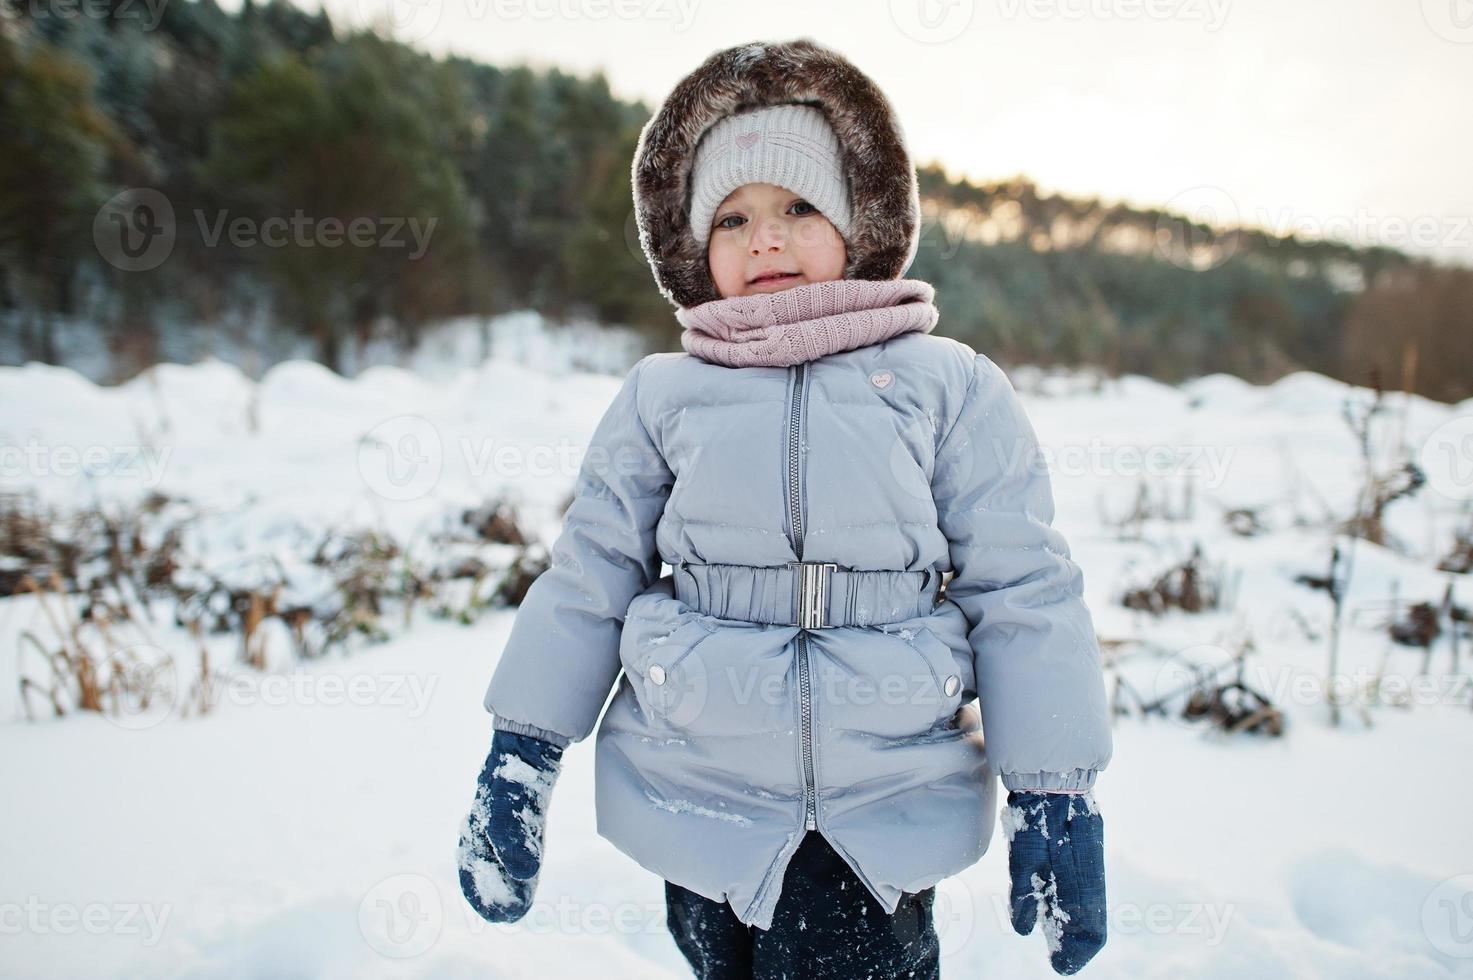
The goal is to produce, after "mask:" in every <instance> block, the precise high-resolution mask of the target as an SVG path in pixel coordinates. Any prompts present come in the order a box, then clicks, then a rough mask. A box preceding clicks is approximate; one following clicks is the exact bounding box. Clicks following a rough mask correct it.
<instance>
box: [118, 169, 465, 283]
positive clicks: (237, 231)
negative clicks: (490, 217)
mask: <svg viewBox="0 0 1473 980" xmlns="http://www.w3.org/2000/svg"><path fill="white" fill-rule="evenodd" d="M192 214H193V215H194V222H195V226H196V228H197V230H198V232H199V239H200V242H201V243H202V244H203V245H204V246H205V247H207V248H218V247H219V246H220V245H221V243H222V242H223V243H225V244H227V245H230V246H232V247H234V248H242V249H244V248H286V247H288V246H290V247H293V248H344V247H348V248H377V249H403V250H407V255H406V257H407V258H408V259H409V261H411V262H413V261H415V260H417V259H420V258H422V257H423V256H424V254H425V253H426V252H427V251H428V250H429V246H430V239H431V237H432V236H433V235H434V232H435V226H436V225H437V224H438V223H439V220H440V219H438V218H433V217H431V218H420V217H418V216H413V215H411V216H400V217H395V216H385V217H378V218H370V217H367V216H363V215H360V216H359V217H356V218H351V219H349V220H347V221H344V220H343V219H342V218H339V217H336V216H332V215H329V216H324V217H314V216H311V215H308V214H307V213H306V212H305V211H303V210H302V209H301V208H297V209H296V210H295V211H293V212H292V214H291V216H290V217H282V216H273V217H268V218H261V219H257V218H251V217H247V216H244V215H234V216H232V215H231V213H230V211H229V210H219V211H215V212H208V211H206V210H205V209H203V208H195V209H194V210H193V212H192ZM178 235H179V226H178V219H177V218H176V216H175V213H174V205H173V203H172V202H170V200H169V199H168V198H167V197H166V196H165V195H164V194H163V193H161V192H159V191H157V190H154V189H153V188H151V187H135V188H129V189H127V190H123V191H120V192H118V193H117V194H115V195H113V196H112V197H111V198H109V199H108V201H107V202H106V203H105V204H103V206H102V207H101V208H100V209H98V212H97V215H96V217H94V218H93V221H92V242H93V244H94V245H95V246H96V248H97V253H98V254H99V255H100V256H102V258H103V260H104V261H105V262H107V263H108V264H109V265H112V266H113V267H114V268H117V269H121V270H122V271H124V272H146V271H148V270H149V269H156V268H158V267H159V266H160V265H162V264H163V263H164V261H165V260H167V259H168V257H169V256H170V255H171V254H172V253H173V251H174V245H175V244H176V242H177V240H178Z"/></svg>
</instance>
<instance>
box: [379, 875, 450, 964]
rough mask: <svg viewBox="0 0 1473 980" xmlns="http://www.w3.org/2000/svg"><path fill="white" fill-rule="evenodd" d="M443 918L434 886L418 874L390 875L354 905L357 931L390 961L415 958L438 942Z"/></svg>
mask: <svg viewBox="0 0 1473 980" xmlns="http://www.w3.org/2000/svg"><path fill="white" fill-rule="evenodd" d="M444 921H445V915H444V910H443V907H442V905H441V903H440V892H439V890H438V889H437V888H436V887H435V883H434V882H433V881H431V880H430V879H429V878H427V877H425V876H424V875H422V874H408V873H406V874H397V875H390V876H389V877H387V878H384V879H383V880H382V881H379V882H378V883H376V884H375V885H374V886H373V887H372V888H370V889H369V890H368V891H367V892H366V893H365V894H364V896H363V900H362V901H361V902H359V903H358V931H359V932H360V933H362V935H363V939H364V941H366V942H367V943H368V945H369V946H371V947H372V948H373V949H374V950H375V951H376V952H378V953H380V954H382V955H384V956H388V957H391V958H393V959H408V958H409V957H413V956H419V955H420V954H421V953H424V952H426V951H428V950H429V948H430V947H431V946H434V945H435V943H436V941H438V940H439V938H440V930H441V928H442V927H443V926H444Z"/></svg>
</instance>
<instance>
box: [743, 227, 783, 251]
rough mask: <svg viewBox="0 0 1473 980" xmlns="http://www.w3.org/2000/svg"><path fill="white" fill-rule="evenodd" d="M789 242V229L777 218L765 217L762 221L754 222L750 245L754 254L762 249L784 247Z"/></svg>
mask: <svg viewBox="0 0 1473 980" xmlns="http://www.w3.org/2000/svg"><path fill="white" fill-rule="evenodd" d="M787 243H788V229H787V227H786V226H785V225H784V224H783V222H782V221H780V220H779V219H777V218H764V219H762V220H761V221H754V222H752V239H751V242H750V243H749V244H750V247H751V249H752V254H753V255H756V254H757V253H758V252H760V251H761V250H762V249H764V248H767V249H772V248H777V249H782V248H784V247H786V246H787Z"/></svg>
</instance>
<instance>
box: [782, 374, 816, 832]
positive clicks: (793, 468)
mask: <svg viewBox="0 0 1473 980" xmlns="http://www.w3.org/2000/svg"><path fill="white" fill-rule="evenodd" d="M805 367H806V365H803V364H798V365H796V366H795V367H794V369H793V398H792V410H791V412H790V414H789V417H788V516H789V518H790V520H791V522H792V525H793V551H794V552H795V553H796V554H797V556H798V560H799V561H802V560H803V513H802V500H801V497H800V490H799V467H800V465H801V463H802V455H801V452H800V446H801V435H802V424H803V422H802V415H803V380H804V375H805V373H806V371H805ZM798 650H799V657H798V690H799V702H800V704H801V706H802V710H801V725H800V727H801V729H802V740H803V812H804V814H805V817H806V823H805V826H806V827H807V829H809V830H816V829H818V803H817V800H816V797H817V795H818V794H817V790H816V789H815V787H814V784H813V684H812V681H811V679H810V674H809V664H808V631H807V630H805V629H803V628H802V627H800V628H799V632H798Z"/></svg>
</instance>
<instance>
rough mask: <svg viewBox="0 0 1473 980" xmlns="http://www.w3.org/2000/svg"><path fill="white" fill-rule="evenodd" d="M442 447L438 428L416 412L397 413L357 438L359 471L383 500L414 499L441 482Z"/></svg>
mask: <svg viewBox="0 0 1473 980" xmlns="http://www.w3.org/2000/svg"><path fill="white" fill-rule="evenodd" d="M444 467H445V448H444V446H443V445H442V443H441V442H440V430H439V429H437V428H435V425H434V423H432V422H430V421H429V420H428V419H425V418H422V417H420V416H418V415H399V416H396V417H394V418H391V419H387V420H385V421H383V422H380V423H379V424H378V425H376V426H374V427H373V428H372V429H371V430H369V431H368V432H367V433H365V434H364V436H363V438H362V439H360V440H359V441H358V475H359V476H360V477H361V478H362V479H363V482H364V484H365V485H366V486H367V487H368V488H369V489H370V490H372V491H373V492H374V493H376V494H378V495H379V496H380V497H383V498H384V499H385V500H395V501H399V502H401V503H402V502H404V501H407V500H417V499H419V498H420V497H423V496H424V495H425V494H427V493H429V492H430V491H431V490H433V489H434V488H435V485H436V484H438V483H439V482H440V472H441V471H442V470H443V469H444Z"/></svg>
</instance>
